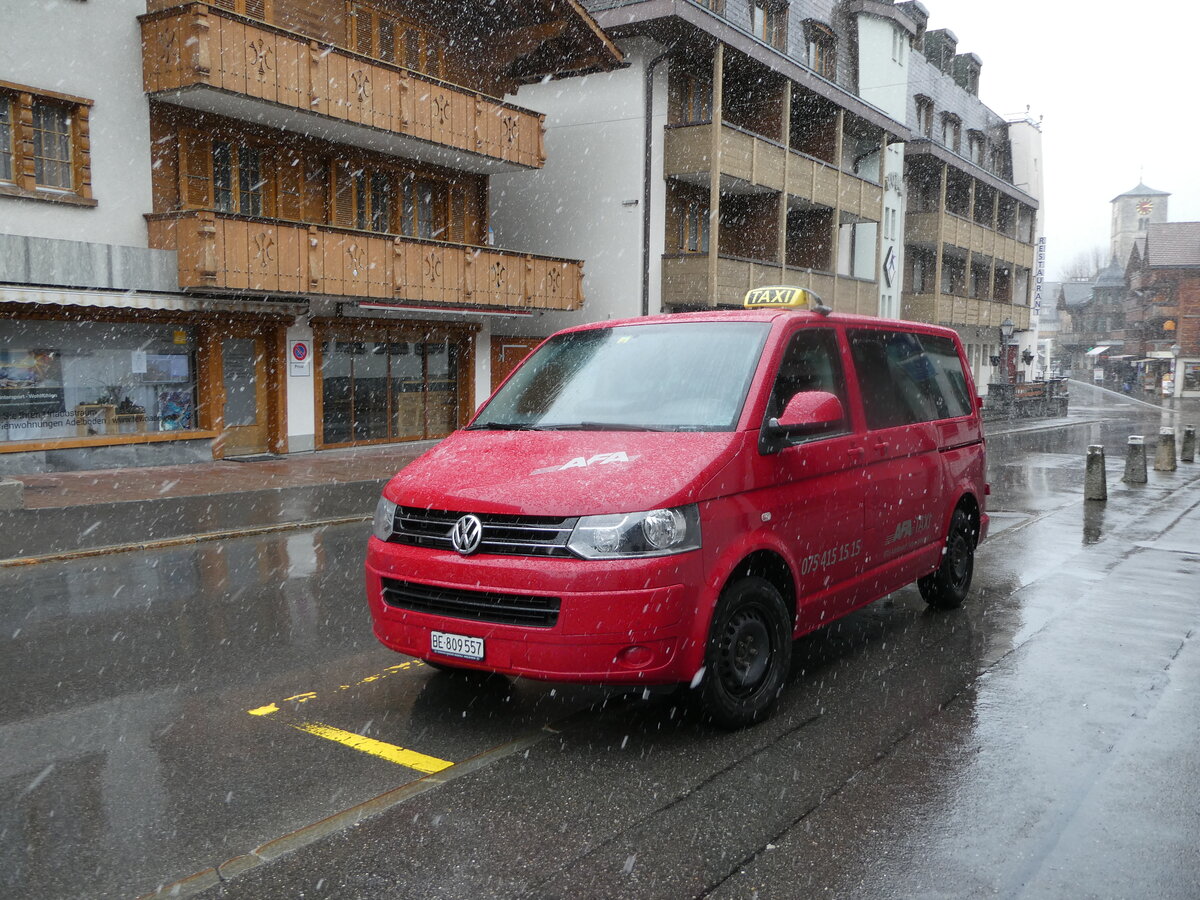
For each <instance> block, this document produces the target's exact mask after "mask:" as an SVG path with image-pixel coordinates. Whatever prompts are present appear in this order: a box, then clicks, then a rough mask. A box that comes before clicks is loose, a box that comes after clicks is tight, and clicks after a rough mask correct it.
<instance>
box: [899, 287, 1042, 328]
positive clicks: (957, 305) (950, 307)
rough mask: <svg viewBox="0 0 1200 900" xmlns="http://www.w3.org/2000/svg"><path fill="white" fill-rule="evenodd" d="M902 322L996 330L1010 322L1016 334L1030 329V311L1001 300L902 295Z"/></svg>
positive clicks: (941, 295) (938, 295) (949, 295)
mask: <svg viewBox="0 0 1200 900" xmlns="http://www.w3.org/2000/svg"><path fill="white" fill-rule="evenodd" d="M900 315H901V317H902V318H905V319H909V320H911V321H913V322H929V323H930V324H933V325H978V326H981V327H992V326H995V327H997V328H998V327H999V326H1000V323H1002V322H1003V321H1004V320H1005V319H1011V320H1012V322H1013V325H1014V326H1016V328H1017V330H1018V331H1024V330H1025V329H1027V328H1028V327H1029V307H1028V306H1015V305H1013V304H1012V303H1005V302H1003V301H1000V300H977V299H974V298H971V297H957V296H954V295H953V294H908V293H906V294H904V295H903V302H902V306H901V313H900Z"/></svg>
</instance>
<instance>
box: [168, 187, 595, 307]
mask: <svg viewBox="0 0 1200 900" xmlns="http://www.w3.org/2000/svg"><path fill="white" fill-rule="evenodd" d="M146 218H147V221H148V222H149V226H150V228H149V230H150V246H151V247H153V248H155V249H160V250H175V251H177V252H178V258H179V285H180V287H182V288H184V289H206V290H222V291H262V292H264V293H271V294H295V295H308V294H321V295H330V296H341V297H352V298H356V299H360V300H381V301H393V302H394V301H400V300H404V301H415V302H420V303H432V304H447V305H452V306H464V305H467V306H472V307H474V306H494V307H499V308H503V309H553V310H575V309H579V308H580V307H581V306H582V305H583V263H582V262H579V261H578V260H568V259H557V258H553V257H547V256H533V255H530V254H524V253H514V252H511V251H507V250H497V249H495V248H492V247H474V246H470V245H467V244H449V243H444V242H442V241H427V240H419V239H413V238H405V237H396V236H392V235H380V234H373V233H370V232H363V231H354V230H351V229H346V228H334V227H332V226H319V225H302V224H299V223H291V222H279V221H274V220H268V219H248V218H242V217H237V216H226V215H222V214H220V213H213V212H208V211H203V210H189V211H185V212H177V213H161V214H156V215H150V216H147V217H146Z"/></svg>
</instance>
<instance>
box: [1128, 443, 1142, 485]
mask: <svg viewBox="0 0 1200 900" xmlns="http://www.w3.org/2000/svg"><path fill="white" fill-rule="evenodd" d="M1124 481H1125V482H1126V483H1127V484H1145V483H1146V438H1145V437H1143V436H1142V435H1140V434H1131V435H1130V436H1129V453H1128V455H1127V456H1126V457H1125V478H1124Z"/></svg>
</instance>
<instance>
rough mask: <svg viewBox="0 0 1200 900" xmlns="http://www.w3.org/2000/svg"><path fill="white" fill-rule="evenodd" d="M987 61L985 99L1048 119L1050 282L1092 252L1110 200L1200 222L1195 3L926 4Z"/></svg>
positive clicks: (1199, 53) (1010, 113) (1103, 232)
mask: <svg viewBox="0 0 1200 900" xmlns="http://www.w3.org/2000/svg"><path fill="white" fill-rule="evenodd" d="M923 2H924V4H925V8H926V9H928V10H929V28H930V29H931V30H932V29H935V28H949V29H950V30H951V31H953V32H954V33H955V35H956V36H957V37H958V51H959V52H960V53H975V54H977V55H978V56H979V57H980V59H982V60H983V72H982V75H981V76H980V86H979V95H980V98H981V99H982V100H983V102H984V103H986V104H987V105H988V106H989V107H991V108H992V109H993V110H995V111H996V112H997V113H999V114H1000V115H1001V116H1004V117H1005V118H1016V117H1019V116H1022V115H1023V114H1024V113H1025V109H1026V107H1029V111H1030V114H1031V115H1032V117H1033V119H1034V120H1035V121H1036V120H1037V119H1038V118H1039V117H1040V118H1041V119H1042V149H1043V152H1044V154H1045V169H1044V175H1045V196H1044V197H1043V218H1042V222H1043V233H1044V234H1045V236H1046V257H1047V260H1046V277H1047V278H1048V279H1050V280H1057V279H1058V276H1059V275H1060V273H1061V270H1062V268H1063V267H1064V266H1066V265H1067V264H1069V263H1070V262H1071V260H1072V259H1074V258H1075V257H1076V256H1077V255H1079V254H1080V253H1085V252H1087V251H1088V250H1090V249H1091V248H1092V247H1094V246H1101V247H1103V248H1104V252H1105V254H1107V253H1108V246H1109V219H1110V216H1111V214H1112V207H1111V205H1110V204H1109V201H1110V200H1112V198H1113V197H1115V196H1117V195H1118V194H1123V193H1125V192H1126V191H1128V190H1130V189H1131V188H1133V187H1134V186H1135V185H1137V183H1138V181H1139V179H1140V180H1141V181H1144V182H1145V183H1146V184H1147V185H1148V186H1149V187H1152V188H1155V189H1157V190H1160V191H1168V192H1170V194H1171V197H1170V206H1169V216H1168V218H1169V220H1170V221H1172V222H1194V221H1200V171H1198V166H1197V161H1198V160H1200V102H1198V101H1200V98H1198V97H1197V87H1198V86H1200V76H1198V75H1197V71H1198V66H1197V63H1198V62H1200V44H1197V36H1198V35H1200V11H1198V10H1200V7H1198V6H1197V5H1196V4H1194V3H1193V2H1190V0H1142V2H1141V3H1121V4H1118V3H1114V2H1103V0H1102V2H1099V3H1069V2H1063V0H1008V2H1005V3H981V2H979V0H923Z"/></svg>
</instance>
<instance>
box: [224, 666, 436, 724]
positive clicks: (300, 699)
mask: <svg viewBox="0 0 1200 900" xmlns="http://www.w3.org/2000/svg"><path fill="white" fill-rule="evenodd" d="M423 665H425V663H423V662H421V660H419V659H414V660H412V661H411V662H405V663H397V664H396V665H394V666H388V667H387V668H386V669H384V670H383V671H382V672H380V673H379V674H378V675H368V676H367V677H366V678H364V679H362V681H359V682H357V683H356V684H353V685H351V684H342V685H338V690H339V691H348V690H350V688H352V687H357V686H358V685H361V684H372V683H373V682H376V681H381V680H383V679H384V678H387V677H388V676H389V675H395V674H396V673H397V672H403V671H404V670H405V669H413V668H417V667H418V666H423ZM316 699H317V692H316V691H306V692H305V693H303V694H296V695H295V696H294V697H285V698H284V699H283V700H281V701H280V702H281V703H307V702H308V701H309V700H316ZM246 712H248V713H250V715H252V716H266V715H270V714H271V713H274V712H279V706H278V704H275V703H272V704H270V705H268V706H259V707H257V708H255V709H248V710H246Z"/></svg>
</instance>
